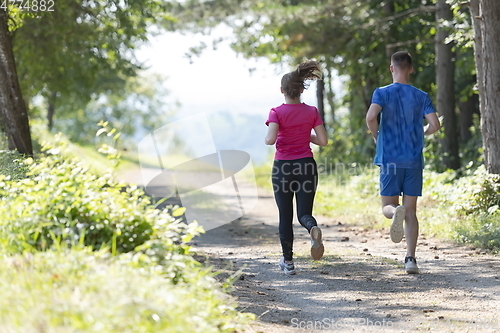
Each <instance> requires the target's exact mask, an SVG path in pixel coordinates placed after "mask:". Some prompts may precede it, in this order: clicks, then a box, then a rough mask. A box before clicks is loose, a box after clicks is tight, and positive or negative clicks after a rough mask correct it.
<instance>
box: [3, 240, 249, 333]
mask: <svg viewBox="0 0 500 333" xmlns="http://www.w3.org/2000/svg"><path fill="white" fill-rule="evenodd" d="M144 257H145V255H141V254H138V253H136V254H132V253H130V254H127V255H120V256H116V257H110V256H109V252H107V251H99V252H91V251H90V249H78V248H74V249H72V250H69V249H66V250H60V251H54V250H50V251H46V252H36V253H33V254H19V255H14V256H12V257H3V258H1V259H0V263H1V267H2V268H1V269H0V288H1V289H2V298H1V300H0V331H2V332H35V331H36V332H39V331H43V332H63V331H64V332H109V333H114V332H116V333H122V332H151V333H153V332H203V333H205V332H235V331H236V330H239V329H241V328H242V327H243V325H244V324H245V323H247V322H249V320H251V319H252V316H251V315H250V314H241V313H238V312H237V311H236V304H235V302H234V300H233V299H232V298H231V297H229V296H228V295H226V294H224V293H223V292H222V289H221V287H220V285H219V284H218V283H217V282H216V281H215V279H214V278H213V277H212V276H211V274H210V273H209V272H208V271H207V270H206V269H203V268H201V267H200V265H199V264H195V263H194V261H193V260H189V259H188V258H187V257H184V258H176V259H175V263H176V265H177V266H178V267H179V270H180V271H182V275H183V277H184V281H183V282H182V283H177V284H174V283H172V281H171V280H170V279H169V278H168V276H166V275H165V274H164V271H163V270H162V267H161V266H158V265H155V264H154V263H148V262H146V261H145V260H144Z"/></svg>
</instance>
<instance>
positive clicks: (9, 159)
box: [0, 150, 28, 180]
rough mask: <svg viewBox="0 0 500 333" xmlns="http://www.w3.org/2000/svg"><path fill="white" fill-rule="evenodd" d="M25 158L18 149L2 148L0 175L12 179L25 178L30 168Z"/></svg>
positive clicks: (0, 153) (0, 152)
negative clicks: (24, 161) (25, 162)
mask: <svg viewBox="0 0 500 333" xmlns="http://www.w3.org/2000/svg"><path fill="white" fill-rule="evenodd" d="M23 160H24V157H23V156H22V155H21V154H19V153H18V152H17V151H16V150H0V175H3V176H5V177H6V178H8V179H12V180H19V179H22V178H24V177H25V176H26V172H27V171H28V170H27V169H28V168H27V166H26V165H25V164H24V163H23Z"/></svg>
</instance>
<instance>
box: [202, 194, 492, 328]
mask: <svg viewBox="0 0 500 333" xmlns="http://www.w3.org/2000/svg"><path fill="white" fill-rule="evenodd" d="M276 221H277V209H276V206H275V203H274V199H273V197H272V194H268V193H261V195H260V198H259V202H258V204H257V207H255V209H253V211H252V212H250V213H249V214H247V215H246V216H244V217H242V218H241V219H239V220H236V221H233V222H232V223H229V224H226V225H223V226H221V227H218V228H216V229H212V230H209V231H208V232H207V233H205V234H204V235H202V236H199V237H197V238H196V239H195V240H194V242H193V247H194V248H195V250H196V251H197V253H198V254H199V257H198V258H199V259H200V260H202V261H206V262H207V263H209V264H211V265H213V266H214V267H216V268H218V269H220V270H221V271H222V272H223V274H220V278H223V277H227V276H228V274H231V273H232V272H235V271H238V270H240V271H242V275H241V278H240V279H238V280H237V281H236V282H235V284H234V289H233V292H232V294H233V295H234V296H235V297H237V300H238V302H239V304H240V308H241V310H242V311H244V312H252V313H254V314H256V315H257V317H258V318H259V319H258V321H257V322H256V323H255V324H254V325H252V326H251V327H250V328H249V331H251V332H265V333H272V332H319V331H323V332H328V331H332V332H333V331H335V332H343V331H349V332H352V331H354V332H363V331H381V330H392V331H413V330H416V331H434V332H478V331H483V332H500V258H499V257H498V256H493V255H491V254H487V253H484V252H481V251H479V250H476V249H474V248H470V247H460V246H457V245H454V244H451V243H445V242H441V241H438V240H435V239H430V238H427V239H426V238H421V239H420V242H419V245H418V248H417V256H418V257H417V260H418V263H419V267H420V269H421V274H419V275H408V274H406V273H404V271H403V265H402V262H401V259H402V258H403V256H404V252H405V250H404V241H403V242H402V243H400V244H394V243H392V242H391V241H390V239H389V237H388V230H376V229H375V230H365V229H363V228H361V227H359V226H355V225H343V224H342V221H338V220H335V219H331V218H324V217H318V221H319V223H320V226H321V227H322V230H323V235H324V240H325V247H326V251H325V256H324V257H323V259H322V260H320V261H316V262H313V261H311V260H310V259H309V249H310V248H309V244H310V243H309V237H308V235H307V232H306V231H305V230H304V229H303V228H302V227H300V225H299V224H298V223H296V225H295V227H294V228H295V229H294V231H295V246H294V252H295V266H296V269H297V275H294V276H287V275H285V274H283V273H282V272H281V271H280V270H279V269H278V267H277V262H278V260H279V258H280V256H281V255H280V246H279V238H278V235H277V222H276Z"/></svg>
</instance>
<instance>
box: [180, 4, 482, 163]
mask: <svg viewBox="0 0 500 333" xmlns="http://www.w3.org/2000/svg"><path fill="white" fill-rule="evenodd" d="M450 3H451V5H452V9H453V13H454V18H453V20H452V21H450V22H440V24H444V25H446V26H448V27H449V28H450V30H451V37H450V39H449V41H448V42H450V41H454V42H455V44H454V45H455V46H454V51H455V53H456V58H455V61H456V66H455V68H456V73H455V78H456V84H455V94H456V100H457V101H459V100H460V101H464V100H466V99H467V98H471V96H472V95H473V94H474V90H473V86H474V84H475V78H474V74H475V67H474V57H473V52H472V49H471V45H472V43H471V38H472V34H471V33H470V32H471V29H470V27H471V24H470V15H469V12H468V10H467V7H466V6H464V5H463V1H459V0H450ZM435 9H436V8H435V1H432V0H411V1H400V0H388V1H384V2H380V1H374V0H362V1H347V0H340V1H325V0H309V1H278V2H276V1H270V0H265V1H255V0H243V1H241V0H235V1H231V0H215V1H210V2H206V1H196V0H191V1H186V2H182V3H180V4H179V7H178V8H176V9H174V10H173V12H174V13H175V14H176V15H177V16H178V21H177V22H176V24H177V25H176V28H178V29H186V30H189V31H199V30H200V29H201V30H203V28H207V27H208V28H210V27H212V26H214V25H216V24H217V22H224V24H227V25H229V26H230V27H231V28H232V29H233V31H234V40H233V48H234V49H235V50H236V51H237V52H239V53H241V54H243V55H244V56H246V57H266V58H268V59H269V60H271V61H272V62H276V63H283V64H290V65H296V64H297V63H299V62H301V61H303V60H304V59H305V58H316V59H318V60H319V61H320V62H321V63H322V65H323V68H324V72H325V78H324V80H325V81H326V82H325V83H326V84H325V87H326V90H327V91H326V92H325V94H326V96H327V101H328V105H327V106H326V110H325V113H326V115H327V116H326V120H327V121H329V123H328V124H327V127H328V129H329V132H328V135H329V138H330V139H331V141H332V145H331V146H330V147H328V148H327V149H325V150H324V151H323V152H322V157H326V158H329V159H332V160H338V161H340V162H344V163H345V162H347V163H352V162H355V163H362V164H364V163H369V162H370V161H371V158H372V157H373V155H374V145H373V143H372V141H371V138H370V136H369V135H368V133H367V131H366V125H365V114H366V110H367V109H368V106H369V104H370V102H371V95H372V93H373V90H374V89H375V88H376V87H377V86H383V85H387V84H390V83H391V82H392V79H391V75H390V72H389V68H388V67H389V56H390V55H391V54H392V53H393V52H395V51H398V50H407V51H409V52H410V53H411V54H412V55H413V60H414V63H413V66H414V68H415V71H414V73H413V74H412V77H411V83H412V84H413V85H414V86H416V87H418V88H420V89H422V90H424V91H426V92H429V93H430V95H431V97H432V98H433V99H434V97H435V96H434V94H435V91H436V86H435V78H436V69H435V65H434V63H435V60H436V59H435V46H434V40H435V34H436V26H437V23H438V22H436V18H435ZM206 31H207V32H210V29H207V30H206ZM331 73H338V75H341V76H342V77H346V78H347V81H346V82H345V85H344V88H345V93H344V94H343V97H342V99H339V98H338V97H337V99H335V97H334V96H335V93H334V91H333V90H332V82H331V80H338V77H332V76H331V75H330V74H331ZM329 81H330V82H329ZM476 109H477V107H476ZM339 110H340V112H339ZM439 111H440V110H438V112H439ZM459 116H460V117H461V118H460V119H461V121H464V122H467V121H469V119H468V118H467V117H468V115H465V114H464V115H462V113H460V114H459ZM451 139H452V140H458V139H459V138H451ZM468 140H469V138H467V137H464V138H461V141H462V142H461V143H462V144H463V146H462V150H461V155H462V158H463V160H462V161H463V165H467V164H468V163H469V161H471V160H472V161H474V163H475V162H476V160H474V158H477V155H476V154H475V152H477V150H478V148H479V147H480V146H481V144H480V143H478V141H477V140H472V141H468ZM430 144H431V145H432V147H431V149H428V152H429V154H428V156H427V161H428V162H429V163H430V164H431V165H432V166H433V167H436V168H437V169H436V170H440V168H439V166H440V165H441V164H442V161H441V160H442V154H438V153H437V151H439V150H438V148H439V146H440V140H438V137H435V138H434V139H433V142H431V143H430ZM431 152H432V153H431ZM471 152H472V153H473V154H470V153H471ZM476 164H479V163H476Z"/></svg>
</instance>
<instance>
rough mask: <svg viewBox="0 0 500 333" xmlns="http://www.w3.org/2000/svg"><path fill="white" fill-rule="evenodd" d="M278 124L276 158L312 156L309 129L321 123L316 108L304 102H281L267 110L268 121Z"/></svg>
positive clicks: (290, 158)
mask: <svg viewBox="0 0 500 333" xmlns="http://www.w3.org/2000/svg"><path fill="white" fill-rule="evenodd" d="M271 122H272V123H277V124H278V125H279V130H278V137H277V139H276V154H275V155H274V158H275V159H276V160H296V159H299V158H304V157H313V153H312V150H311V146H310V145H309V143H310V142H311V141H310V140H311V130H312V129H313V128H314V127H316V126H318V125H321V124H323V121H322V120H321V117H320V116H319V113H318V109H317V108H316V107H315V106H310V105H307V104H305V103H301V104H281V105H280V106H278V107H276V108H272V109H271V111H270V112H269V118H268V119H267V121H266V125H268V126H269V123H271Z"/></svg>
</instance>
